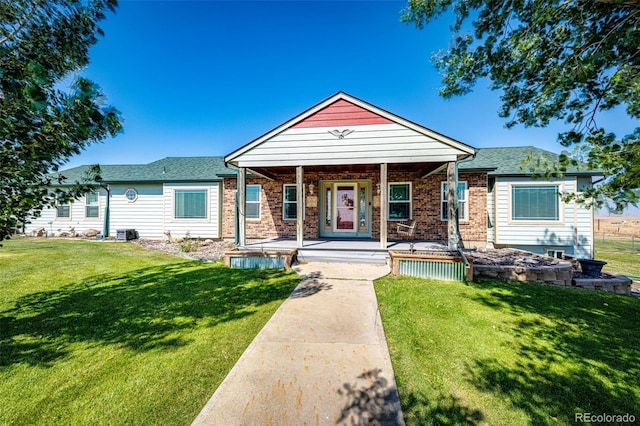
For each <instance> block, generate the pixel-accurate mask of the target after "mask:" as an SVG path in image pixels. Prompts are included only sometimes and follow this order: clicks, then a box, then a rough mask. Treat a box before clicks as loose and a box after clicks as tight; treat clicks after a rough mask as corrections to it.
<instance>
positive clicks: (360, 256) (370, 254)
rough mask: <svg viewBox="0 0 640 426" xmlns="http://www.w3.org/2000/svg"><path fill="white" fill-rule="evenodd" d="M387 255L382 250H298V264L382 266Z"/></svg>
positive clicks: (385, 261)
mask: <svg viewBox="0 0 640 426" xmlns="http://www.w3.org/2000/svg"><path fill="white" fill-rule="evenodd" d="M387 257H388V253H387V252H386V251H384V250H358V251H353V250H309V249H298V261H300V262H344V263H372V264H379V265H384V264H386V263H387Z"/></svg>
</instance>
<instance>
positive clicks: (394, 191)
mask: <svg viewBox="0 0 640 426" xmlns="http://www.w3.org/2000/svg"><path fill="white" fill-rule="evenodd" d="M411 211H412V209H411V182H400V183H390V184H389V220H409V219H411Z"/></svg>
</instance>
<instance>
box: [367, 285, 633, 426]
mask: <svg viewBox="0 0 640 426" xmlns="http://www.w3.org/2000/svg"><path fill="white" fill-rule="evenodd" d="M375 288H376V293H377V297H378V302H379V305H380V312H381V315H382V322H383V324H384V329H385V332H386V336H387V340H388V344H389V348H390V353H391V360H392V363H393V367H394V371H395V374H396V379H397V381H398V388H399V393H400V399H401V403H402V407H403V410H404V413H405V418H406V420H407V424H408V425H431V424H433V425H457V424H486V425H507V424H508V425H529V424H534V425H547V424H548V425H557V424H573V423H574V420H575V414H576V413H591V414H605V413H606V414H625V413H631V414H634V415H635V417H636V421H637V420H638V419H639V418H640V363H639V362H638V360H640V333H639V332H638V330H639V329H638V318H640V298H635V297H629V296H618V295H612V294H605V293H599V292H594V291H586V290H578V289H566V288H556V287H547V286H540V285H535V284H520V283H506V282H495V281H484V282H481V283H471V284H463V283H457V282H443V281H435V280H428V279H418V278H409V277H392V276H387V277H385V278H382V279H380V280H377V281H376V282H375Z"/></svg>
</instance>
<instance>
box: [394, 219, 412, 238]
mask: <svg viewBox="0 0 640 426" xmlns="http://www.w3.org/2000/svg"><path fill="white" fill-rule="evenodd" d="M396 232H397V233H398V235H400V236H401V237H403V239H405V238H406V239H407V240H410V241H413V237H414V236H415V235H416V221H415V220H412V221H411V222H409V224H404V223H398V224H397V228H396Z"/></svg>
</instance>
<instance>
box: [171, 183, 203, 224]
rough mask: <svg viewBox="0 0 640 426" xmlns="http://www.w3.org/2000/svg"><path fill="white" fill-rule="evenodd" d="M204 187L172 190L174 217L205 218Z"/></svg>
mask: <svg viewBox="0 0 640 426" xmlns="http://www.w3.org/2000/svg"><path fill="white" fill-rule="evenodd" d="M207 194H208V191H207V190H206V189H176V190H175V191H174V208H175V210H174V217H175V218H176V219H206V218H207Z"/></svg>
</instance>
